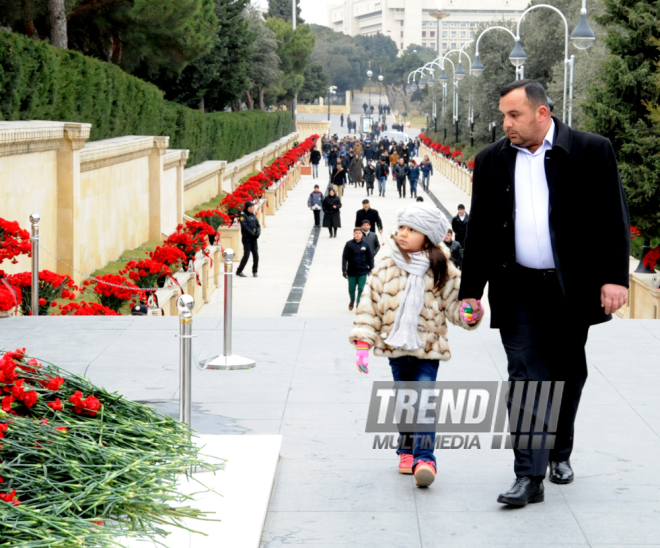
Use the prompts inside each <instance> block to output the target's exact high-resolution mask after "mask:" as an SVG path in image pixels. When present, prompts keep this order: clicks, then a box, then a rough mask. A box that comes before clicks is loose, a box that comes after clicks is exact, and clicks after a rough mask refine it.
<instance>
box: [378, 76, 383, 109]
mask: <svg viewBox="0 0 660 548" xmlns="http://www.w3.org/2000/svg"><path fill="white" fill-rule="evenodd" d="M380 72H381V73H382V72H383V67H381V68H380ZM382 96H383V75H382V74H379V75H378V107H380V106H381V98H382Z"/></svg>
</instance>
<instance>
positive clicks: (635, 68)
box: [583, 0, 660, 244]
mask: <svg viewBox="0 0 660 548" xmlns="http://www.w3.org/2000/svg"><path fill="white" fill-rule="evenodd" d="M604 7H605V13H604V14H603V15H602V16H601V17H600V18H599V23H600V24H602V25H604V26H607V27H608V32H607V37H606V39H605V40H606V44H607V47H608V50H609V53H610V57H609V59H608V61H606V63H605V64H604V69H603V70H602V71H601V74H600V78H599V79H598V80H597V81H596V83H595V84H593V85H592V87H591V88H590V90H589V95H588V97H589V99H588V102H587V104H585V105H584V108H585V113H586V117H587V119H586V120H585V122H584V124H583V125H584V127H585V128H586V129H587V130H589V131H593V132H595V133H598V134H600V135H603V136H605V137H607V138H608V139H610V141H611V142H612V145H613V146H614V149H615V151H616V152H617V155H618V162H619V170H620V172H621V179H622V181H623V186H624V188H625V191H626V195H627V197H628V205H629V208H630V214H631V222H632V224H633V225H634V226H636V227H637V228H638V229H639V230H640V231H641V232H642V234H643V235H644V237H645V240H646V242H647V244H648V242H649V240H650V239H651V238H654V237H658V236H660V184H659V177H658V174H659V173H660V131H659V128H658V126H657V125H655V124H654V119H653V110H654V109H655V111H656V112H657V111H658V108H659V107H658V102H659V101H658V98H659V88H658V82H659V81H660V67H659V65H658V63H659V62H660V49H659V48H658V46H657V39H658V38H660V18H659V17H660V6H659V5H658V2H655V1H642V0H604Z"/></svg>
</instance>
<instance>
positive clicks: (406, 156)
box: [399, 145, 410, 164]
mask: <svg viewBox="0 0 660 548" xmlns="http://www.w3.org/2000/svg"><path fill="white" fill-rule="evenodd" d="M399 157H400V158H403V163H404V164H408V163H409V162H410V150H409V149H408V147H407V146H406V145H403V148H402V149H401V152H399Z"/></svg>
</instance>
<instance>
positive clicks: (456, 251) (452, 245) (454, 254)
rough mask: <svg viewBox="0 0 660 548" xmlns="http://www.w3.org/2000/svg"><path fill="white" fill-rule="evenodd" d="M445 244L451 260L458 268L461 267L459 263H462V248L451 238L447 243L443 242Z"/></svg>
mask: <svg viewBox="0 0 660 548" xmlns="http://www.w3.org/2000/svg"><path fill="white" fill-rule="evenodd" d="M445 245H446V246H447V247H448V248H449V253H450V254H451V260H452V261H454V264H455V265H456V266H457V267H458V268H461V264H462V263H463V248H462V247H461V244H459V243H458V242H457V241H456V240H452V241H451V242H449V243H447V242H445Z"/></svg>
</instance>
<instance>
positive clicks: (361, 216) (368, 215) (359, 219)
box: [355, 208, 383, 230]
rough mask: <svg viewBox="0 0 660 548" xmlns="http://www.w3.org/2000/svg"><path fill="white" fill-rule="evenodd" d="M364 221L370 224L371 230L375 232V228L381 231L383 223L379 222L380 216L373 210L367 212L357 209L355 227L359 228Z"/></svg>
mask: <svg viewBox="0 0 660 548" xmlns="http://www.w3.org/2000/svg"><path fill="white" fill-rule="evenodd" d="M364 221H369V222H370V223H371V228H372V230H375V228H376V227H378V230H383V221H381V220H380V215H379V214H378V211H377V210H375V209H372V208H369V209H368V210H367V211H365V210H364V208H362V209H358V211H357V214H356V215H355V226H360V227H361V226H362V223H363V222H364Z"/></svg>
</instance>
